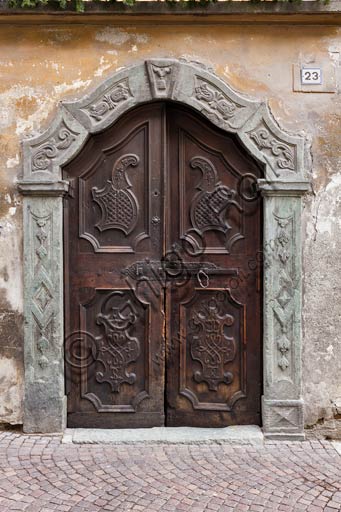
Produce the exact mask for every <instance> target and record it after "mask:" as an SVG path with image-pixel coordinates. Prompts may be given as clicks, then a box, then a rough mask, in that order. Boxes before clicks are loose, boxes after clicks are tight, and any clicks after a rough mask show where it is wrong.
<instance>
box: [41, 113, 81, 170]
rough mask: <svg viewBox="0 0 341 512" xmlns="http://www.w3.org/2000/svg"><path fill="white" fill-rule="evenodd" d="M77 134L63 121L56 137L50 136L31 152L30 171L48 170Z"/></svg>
mask: <svg viewBox="0 0 341 512" xmlns="http://www.w3.org/2000/svg"><path fill="white" fill-rule="evenodd" d="M77 135H79V133H77V132H75V131H73V130H71V128H69V127H67V126H66V124H65V123H64V122H63V123H62V126H61V127H60V128H59V130H58V132H57V135H56V137H51V138H50V139H49V140H48V141H47V142H44V143H43V144H42V145H41V146H38V148H37V149H36V150H35V151H34V152H33V155H32V172H37V171H48V170H49V167H50V165H51V163H52V161H53V160H54V159H55V158H59V157H60V155H61V154H62V153H63V152H64V151H65V150H67V149H68V148H69V147H70V146H71V144H72V143H73V142H74V141H75V140H76V138H77Z"/></svg>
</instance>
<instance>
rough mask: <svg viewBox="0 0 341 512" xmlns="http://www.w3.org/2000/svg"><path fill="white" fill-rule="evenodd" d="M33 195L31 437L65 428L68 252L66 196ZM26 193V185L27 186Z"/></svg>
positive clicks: (27, 229) (28, 241)
mask: <svg viewBox="0 0 341 512" xmlns="http://www.w3.org/2000/svg"><path fill="white" fill-rule="evenodd" d="M51 188H52V194H53V195H54V197H46V184H45V187H43V192H44V193H45V195H37V194H40V192H39V190H34V191H32V190H30V195H25V196H24V199H23V207H24V290H25V291H24V316H25V351H24V353H25V358H24V361H25V402H24V431H25V432H59V431H61V430H63V428H64V427H65V417H66V402H65V396H64V357H63V338H64V334H63V247H62V241H63V237H62V219H63V204H62V201H63V199H62V197H61V195H62V194H63V193H64V192H65V183H61V184H59V193H58V194H57V193H56V189H57V188H58V184H56V183H51ZM21 191H22V192H23V193H25V192H26V191H25V183H22V184H21Z"/></svg>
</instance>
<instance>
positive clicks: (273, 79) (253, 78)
mask: <svg viewBox="0 0 341 512" xmlns="http://www.w3.org/2000/svg"><path fill="white" fill-rule="evenodd" d="M340 36H341V29H338V28H336V27H332V26H330V27H327V26H325V27H322V26H321V27H316V26H314V27H309V26H293V27H287V26H286V27H280V26H276V25H275V26H270V25H266V26H252V25H248V26H235V27H233V26H222V25H214V26H209V25H199V24H196V25H193V26H190V25H170V26H167V25H159V26H157V25H151V26H148V25H144V26H141V27H138V26H136V27H122V28H120V27H116V26H105V25H90V24H89V25H86V26H80V25H55V26H52V25H51V26H39V25H35V26H29V25H20V26H19V25H18V26H13V25H11V26H6V25H2V27H1V32H0V55H1V57H0V76H1V79H0V105H1V109H0V292H1V293H0V320H1V321H0V332H1V337H0V396H1V401H0V422H3V423H20V422H21V420H22V382H23V365H22V354H23V350H22V349H23V347H22V345H23V320H22V309H23V304H22V302H23V298H22V272H21V267H22V209H21V198H20V196H19V195H18V193H17V191H16V180H17V177H18V175H19V172H20V147H19V141H20V140H21V139H22V138H23V137H25V136H30V135H32V134H36V133H37V132H40V131H43V130H44V129H45V128H46V127H47V126H48V124H49V122H50V121H51V120H52V118H53V116H54V114H55V112H56V107H57V104H58V102H59V101H60V100H62V99H77V98H80V97H82V95H84V93H85V92H87V91H88V90H89V89H90V88H93V87H95V86H96V85H98V84H99V83H100V82H101V81H102V80H104V79H105V78H106V77H107V76H108V75H110V74H111V73H113V72H114V71H116V70H118V69H119V68H121V67H123V66H127V65H130V64H133V63H136V62H140V61H142V60H144V59H145V58H151V57H177V58H179V57H185V58H187V59H189V60H197V61H201V62H203V63H204V64H206V65H208V66H210V67H212V68H213V69H214V70H215V72H216V73H217V74H218V75H219V76H220V77H221V78H223V79H224V80H226V81H227V82H228V83H229V84H230V85H231V86H232V87H234V88H235V89H237V90H239V91H240V92H242V93H245V94H249V95H251V96H253V97H255V98H257V99H263V100H265V99H268V100H269V104H270V107H271V109H272V112H273V114H274V116H275V118H276V119H277V120H278V122H279V123H280V124H281V126H282V127H283V128H285V129H287V130H288V131H291V132H293V133H300V134H303V135H305V136H307V137H308V139H309V140H310V141H311V151H310V154H308V155H307V173H308V174H309V176H311V177H312V179H313V189H314V192H313V194H311V195H309V196H307V197H306V198H305V199H304V211H303V264H304V295H303V300H304V304H303V396H304V399H305V402H306V409H305V422H306V424H307V425H309V424H314V423H316V422H317V421H318V420H320V419H322V418H325V419H330V418H331V417H332V415H333V412H334V413H335V411H336V410H337V407H336V405H335V404H337V403H339V405H340V401H341V334H340V333H341V263H340V254H341V145H340V131H341V128H340V126H341V119H340V117H341V105H340V95H338V94H337V93H336V92H334V93H329V94H328V93H297V92H293V83H292V82H293V77H292V65H293V64H295V63H298V62H300V61H305V62H315V63H316V64H317V65H319V64H320V63H321V64H322V63H323V64H325V65H327V66H329V68H330V69H331V70H332V72H333V73H334V72H335V76H336V80H338V81H339V82H340V77H341V73H340V69H341V68H340V52H341V43H340V41H341V37H340ZM340 407H341V406H340Z"/></svg>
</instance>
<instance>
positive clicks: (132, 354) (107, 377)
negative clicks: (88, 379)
mask: <svg viewBox="0 0 341 512" xmlns="http://www.w3.org/2000/svg"><path fill="white" fill-rule="evenodd" d="M96 321H97V324H98V325H100V326H101V327H102V328H103V331H104V333H103V335H102V336H101V338H100V339H99V350H98V356H97V363H100V364H101V365H102V367H103V368H102V369H101V370H98V371H97V372H96V380H97V382H99V383H102V382H108V383H109V384H110V386H111V389H112V392H113V393H119V391H120V386H121V385H122V384H123V383H127V384H134V382H135V381H136V374H135V373H134V372H133V371H129V370H128V367H129V366H130V365H131V364H132V363H134V362H135V361H136V360H137V359H138V357H139V355H140V350H141V349H140V341H139V340H138V339H137V338H136V337H134V336H131V334H130V330H131V328H132V326H133V325H134V324H135V323H136V322H137V321H138V314H137V311H136V309H135V307H134V304H133V303H132V301H131V300H130V299H129V298H128V297H127V296H126V295H125V293H124V292H121V291H116V292H113V293H112V294H111V295H109V297H108V298H107V299H106V300H105V301H104V303H103V305H102V308H101V312H100V313H99V314H98V315H97V318H96Z"/></svg>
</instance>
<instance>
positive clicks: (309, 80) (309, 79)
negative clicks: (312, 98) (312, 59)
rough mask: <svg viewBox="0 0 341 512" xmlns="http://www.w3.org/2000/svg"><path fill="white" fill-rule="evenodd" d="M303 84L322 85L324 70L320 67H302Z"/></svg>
mask: <svg viewBox="0 0 341 512" xmlns="http://www.w3.org/2000/svg"><path fill="white" fill-rule="evenodd" d="M301 83H302V85H308V84H309V85H321V84H322V71H321V69H320V68H302V69H301Z"/></svg>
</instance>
